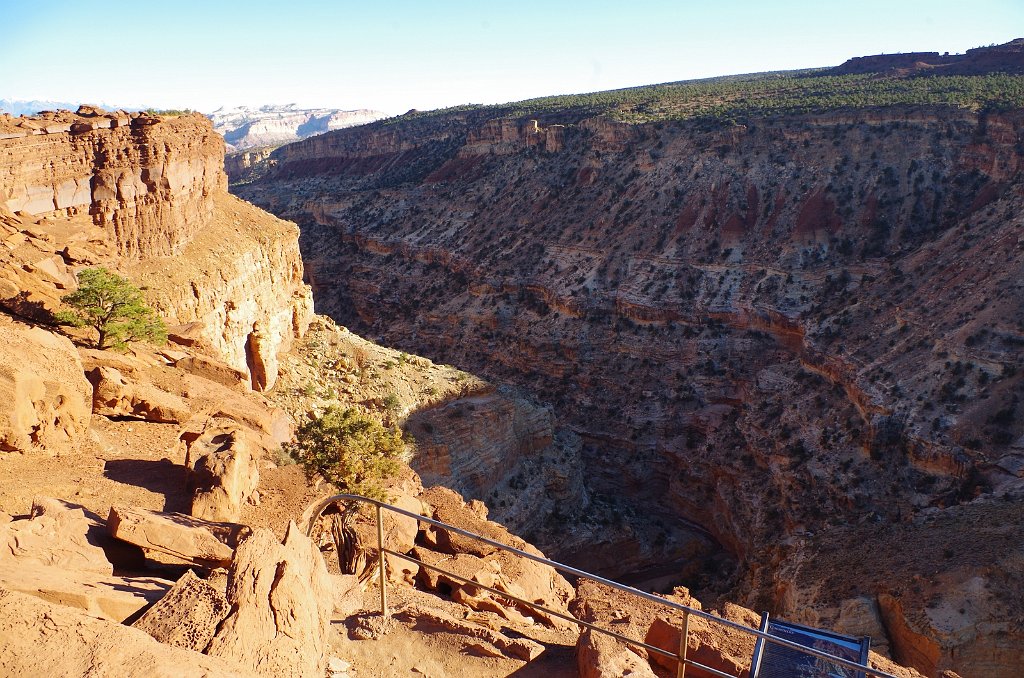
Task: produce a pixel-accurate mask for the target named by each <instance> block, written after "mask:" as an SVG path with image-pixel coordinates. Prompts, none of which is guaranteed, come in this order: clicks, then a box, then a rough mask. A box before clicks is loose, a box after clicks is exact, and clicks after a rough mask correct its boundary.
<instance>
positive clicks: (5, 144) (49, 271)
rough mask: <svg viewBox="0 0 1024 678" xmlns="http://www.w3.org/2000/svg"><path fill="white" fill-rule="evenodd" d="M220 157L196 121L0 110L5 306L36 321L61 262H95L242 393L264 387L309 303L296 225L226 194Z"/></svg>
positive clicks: (49, 304) (59, 280)
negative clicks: (199, 345) (234, 380)
mask: <svg viewBox="0 0 1024 678" xmlns="http://www.w3.org/2000/svg"><path fill="white" fill-rule="evenodd" d="M223 154H224V144H223V141H222V140H221V139H220V137H219V136H218V135H217V134H216V133H215V132H213V130H212V128H211V125H210V123H209V121H208V120H206V119H205V118H203V117H202V116H199V115H185V116H177V117H175V116H155V115H146V114H138V113H135V114H130V115H129V114H127V113H123V112H116V113H104V112H102V111H99V110H97V109H91V108H86V107H83V108H82V109H80V110H79V112H78V113H77V114H75V113H69V112H67V111H62V112H58V113H50V114H46V115H43V116H40V117H37V118H10V117H9V116H5V117H3V118H0V213H2V215H3V221H4V223H5V227H6V226H7V225H8V224H9V225H10V228H11V230H14V233H12V234H11V235H9V236H8V235H6V232H5V238H6V240H5V243H6V244H7V245H8V249H9V250H11V252H10V254H9V255H8V254H7V253H6V252H4V253H3V254H4V255H5V257H7V258H9V259H10V260H11V261H10V269H9V270H5V271H4V274H3V280H2V283H0V284H2V286H0V292H2V295H0V300H2V302H3V305H4V306H6V307H7V308H10V309H11V310H13V311H14V312H16V313H19V314H21V315H25V316H27V317H31V318H33V319H36V320H44V321H45V320H47V319H48V318H47V317H45V316H47V313H48V312H52V311H53V310H56V309H57V308H58V307H59V301H58V298H59V296H60V295H61V293H62V292H61V290H64V289H68V288H73V287H74V276H73V275H72V274H71V273H70V271H69V270H68V269H69V267H71V268H72V269H73V268H79V267H83V266H89V265H96V264H105V265H108V266H110V267H115V268H118V269H119V270H120V271H122V272H124V273H126V274H127V275H128V277H129V278H130V279H132V280H133V281H134V282H135V283H137V284H139V285H141V286H143V287H144V288H146V295H147V298H148V300H149V302H150V303H151V304H152V305H153V306H155V307H156V308H157V310H158V311H159V312H160V314H161V316H162V317H163V318H164V320H165V321H166V322H167V323H168V324H171V325H184V326H189V325H191V326H192V331H193V334H197V335H198V336H199V338H200V339H202V340H203V341H204V342H205V345H206V346H208V347H210V348H211V349H212V350H213V351H214V352H215V354H216V357H218V358H220V359H222V360H224V361H225V362H227V363H228V364H229V365H231V366H232V367H233V368H235V369H237V370H240V371H242V372H243V373H245V375H246V376H247V380H248V382H249V383H250V385H251V387H252V388H254V389H257V390H265V389H268V388H270V387H271V386H273V383H274V381H275V379H276V378H277V355H278V353H281V352H286V351H287V350H288V349H289V347H290V346H291V341H292V339H293V338H294V337H296V336H301V335H302V333H303V332H305V328H306V327H307V326H308V324H309V320H310V318H311V314H312V300H311V297H310V294H309V289H308V288H307V287H306V286H305V285H304V284H303V283H302V262H301V258H300V256H299V252H298V248H297V244H296V236H297V231H296V229H295V226H294V225H292V224H288V223H285V222H283V221H280V220H279V219H275V218H274V217H272V216H270V215H268V214H266V213H264V212H261V211H260V210H257V209H255V208H253V207H251V206H250V205H246V204H245V203H242V202H241V201H239V200H237V199H235V198H232V197H231V196H229V195H227V190H226V187H227V178H226V176H225V174H224V170H223V157H224V155H223ZM15 212H17V213H18V215H17V216H15V215H14V214H13V213H15ZM15 229H17V230H15ZM68 240H70V241H71V242H66V241H68ZM62 248H63V249H62ZM169 256H174V257H175V258H174V259H173V260H171V259H169V258H167V257H169Z"/></svg>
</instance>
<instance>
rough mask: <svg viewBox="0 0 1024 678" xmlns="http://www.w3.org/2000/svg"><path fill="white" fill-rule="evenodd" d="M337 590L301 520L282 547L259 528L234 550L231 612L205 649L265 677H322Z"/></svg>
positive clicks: (291, 528)
mask: <svg viewBox="0 0 1024 678" xmlns="http://www.w3.org/2000/svg"><path fill="white" fill-rule="evenodd" d="M334 595H335V592H334V589H333V586H332V583H331V579H330V576H329V575H328V573H327V568H326V566H325V565H324V561H323V557H322V556H321V555H320V550H319V549H318V548H317V547H316V545H315V544H313V542H312V541H310V540H309V538H307V537H306V536H305V535H303V534H302V533H301V532H300V531H299V529H298V528H297V527H296V526H295V523H289V525H288V528H287V531H286V534H285V538H284V543H283V544H282V543H281V542H279V541H278V540H277V538H276V537H274V535H273V533H272V532H270V531H269V530H265V529H258V530H256V531H255V532H253V534H252V535H251V536H250V537H249V538H247V539H246V540H245V541H244V542H242V544H241V545H240V546H239V547H238V550H237V551H236V552H235V559H234V562H233V563H232V566H231V571H230V573H229V575H228V589H227V598H228V603H229V604H230V605H231V614H230V615H229V616H228V618H227V619H225V620H224V622H223V623H222V624H221V625H220V628H219V629H218V631H217V634H216V636H215V637H214V638H213V640H212V641H211V642H210V645H209V647H208V649H207V653H208V654H210V655H212V656H216V657H223V658H225V659H230V660H232V661H234V662H236V663H238V664H239V665H241V666H244V667H246V668H247V669H249V670H251V671H253V672H254V673H256V674H257V675H261V676H275V677H277V676H280V677H283V678H287V677H295V678H299V677H303V678H305V677H309V678H322V676H323V675H324V672H325V670H326V668H327V661H328V649H329V648H328V640H329V637H330V632H331V628H330V624H331V612H332V608H333V606H334Z"/></svg>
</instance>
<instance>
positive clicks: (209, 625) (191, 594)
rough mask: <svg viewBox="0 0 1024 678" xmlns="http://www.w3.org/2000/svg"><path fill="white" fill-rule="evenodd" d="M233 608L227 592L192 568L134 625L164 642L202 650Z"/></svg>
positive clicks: (187, 648)
mask: <svg viewBox="0 0 1024 678" xmlns="http://www.w3.org/2000/svg"><path fill="white" fill-rule="evenodd" d="M230 611H231V606H230V605H228V601H227V598H225V597H224V594H223V593H222V592H220V591H218V590H217V589H216V588H214V587H213V586H211V585H210V584H208V583H206V582H205V581H203V580H202V579H200V578H199V577H197V576H196V575H195V574H193V573H192V570H189V571H188V572H186V573H185V574H184V575H182V577H181V579H179V580H178V581H177V582H176V583H175V584H174V586H172V587H171V589H170V590H169V591H168V592H167V593H165V594H164V596H163V598H161V599H160V601H159V602H157V604H156V605H154V606H153V607H151V608H149V609H148V610H146V612H145V613H144V614H143V615H142V616H141V617H139V618H138V619H136V620H135V621H134V622H132V626H133V627H134V628H137V629H139V630H140V631H145V632H146V633H148V634H149V635H151V636H152V637H153V638H155V639H156V640H158V641H160V642H161V643H165V644H167V645H173V646H174V647H181V648H184V649H186V650H193V651H194V652H202V651H203V650H205V649H206V646H207V645H209V644H210V640H212V639H213V635H214V634H215V633H216V632H217V626H218V625H219V624H220V623H221V622H222V621H224V619H225V618H226V617H227V616H228V613H229V612H230Z"/></svg>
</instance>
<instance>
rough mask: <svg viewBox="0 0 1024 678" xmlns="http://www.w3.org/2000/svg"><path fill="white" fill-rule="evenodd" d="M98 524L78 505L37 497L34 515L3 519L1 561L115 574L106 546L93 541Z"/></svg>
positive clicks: (0, 530)
mask: <svg viewBox="0 0 1024 678" xmlns="http://www.w3.org/2000/svg"><path fill="white" fill-rule="evenodd" d="M94 527H95V524H94V523H93V521H91V520H90V519H89V518H87V517H86V515H85V511H84V510H83V509H81V508H79V507H73V506H72V505H70V504H66V503H64V502H61V501H58V500H56V499H50V498H47V497H38V498H36V501H35V502H34V503H33V506H32V517H31V518H30V519H26V520H11V521H9V522H4V521H2V520H0V562H5V561H6V562H12V561H18V562H25V561H33V562H36V563H39V564H41V565H52V566H56V567H62V568H67V569H71V570H81V571H88V572H96V573H99V574H107V575H109V574H113V573H114V567H113V565H111V564H110V561H109V560H107V556H106V554H105V553H104V551H103V549H102V548H101V547H100V546H98V545H96V544H94V543H93V542H92V541H91V540H90V532H91V531H92V530H93V529H94Z"/></svg>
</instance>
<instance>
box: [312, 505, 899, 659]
mask: <svg viewBox="0 0 1024 678" xmlns="http://www.w3.org/2000/svg"><path fill="white" fill-rule="evenodd" d="M346 501H348V502H360V503H364V504H370V505H372V506H374V507H375V511H374V513H375V516H374V518H375V522H376V527H377V540H378V542H377V546H378V552H379V553H380V554H381V555H380V558H379V562H378V566H379V572H378V576H379V577H380V589H381V591H380V601H381V614H382V615H383V616H387V614H388V612H387V593H386V590H385V589H386V587H387V573H386V570H385V568H386V562H385V561H386V559H385V555H392V556H395V557H397V558H401V559H403V560H407V561H409V562H413V563H417V564H419V565H421V566H423V567H426V568H427V569H430V570H435V571H437V572H441V573H443V574H446V575H448V576H450V577H455V578H456V579H460V580H462V581H464V582H466V583H468V584H472V585H473V586H475V587H478V588H481V589H485V590H487V591H490V592H491V593H494V594H496V595H499V596H501V597H503V598H507V599H509V600H514V601H516V602H518V603H520V604H523V605H526V606H528V607H530V608H532V609H535V610H540V611H541V612H543V613H545V614H549V615H552V616H555V617H559V618H561V619H564V620H566V621H569V622H571V623H573V624H577V625H578V626H582V627H586V628H589V629H591V630H593V631H597V632H598V633H603V634H605V635H608V636H611V637H613V638H616V639H618V640H621V641H623V642H625V643H629V644H630V645H635V646H637V647H642V648H645V649H646V650H648V651H650V652H655V653H657V654H660V655H662V656H665V657H669V658H672V659H675V660H676V662H678V667H679V669H678V672H677V677H678V678H684V676H685V672H686V667H687V666H693V667H695V668H700V669H701V670H704V671H709V672H711V673H712V674H714V675H717V676H722V677H723V678H735V677H734V676H731V675H730V674H727V673H723V672H721V671H719V670H717V669H715V668H712V667H710V666H706V665H704V664H701V663H699V662H696V661H694V660H692V659H688V658H687V657H686V639H687V635H688V631H689V626H690V617H691V616H695V617H699V618H701V619H705V620H707V621H709V622H713V623H715V624H719V625H721V626H724V627H726V628H730V629H733V630H736V631H740V632H741V633H746V634H747V635H750V636H753V637H755V638H761V639H763V640H764V641H765V642H767V643H773V644H775V645H780V646H782V647H786V648H789V649H791V650H795V651H797V652H800V653H802V654H806V655H809V656H812V657H816V658H818V659H824V660H826V661H828V662H831V663H833V664H836V665H838V666H843V667H846V668H849V669H853V670H855V671H859V672H860V673H861V674H866V675H867V676H873V677H874V678H898V677H897V676H894V675H893V674H891V673H886V672H885V671H882V670H880V669H876V668H872V667H870V666H863V665H861V664H857V663H856V662H852V661H850V660H848V659H843V658H842V657H836V656H835V655H831V654H829V653H827V652H822V651H821V650H817V649H814V648H810V647H806V646H804V645H800V644H799V643H794V642H792V641H788V640H785V639H784V638H779V637H777V636H773V635H771V634H770V633H765V632H763V631H761V630H760V629H753V628H750V627H749V626H744V625H743V624H738V623H736V622H734V621H731V620H729V619H723V618H722V617H716V616H715V615H713V614H710V613H708V612H704V611H703V610H698V609H696V608H692V607H687V606H686V605H681V604H679V603H676V602H674V601H671V600H667V599H665V598H662V597H660V596H656V595H654V594H651V593H646V592H644V591H641V590H639V589H635V588H633V587H632V586H626V585H625V584H620V583H618V582H615V581H612V580H610V579H605V578H604V577H599V576H598V575H596V574H591V573H590V572H586V571H585V570H581V569H579V568H575V567H572V566H571V565H564V564H562V563H559V562H556V561H554V560H549V559H547V558H543V557H541V556H535V555H533V554H532V553H527V552H526V551H523V550H521V549H517V548H515V547H513V546H508V545H507V544H502V543H501V542H499V541H495V540H493V539H489V538H487V537H484V536H481V535H479V534H475V533H473V532H469V531H468V530H464V529H462V528H459V527H455V526H454V525H449V524H447V523H443V522H441V521H439V520H434V519H433V518H427V517H426V516H422V515H419V514H418V513H413V512H411V511H406V510H405V509H402V508H399V507H397V506H392V505H391V504H388V503H386V502H383V501H379V500H377V499H370V498H368V497H362V496H359V495H357V494H336V495H334V496H331V497H328V498H326V499H323V500H321V501H320V502H319V503H317V504H316V505H315V506H314V508H313V510H312V511H307V513H308V514H309V516H310V517H309V522H308V524H307V525H306V534H307V536H309V535H312V532H313V527H314V525H315V524H316V522H317V520H319V519H320V517H321V516H322V514H323V512H324V510H326V509H327V508H328V507H329V506H331V505H333V504H337V503H339V502H346ZM384 510H386V511H390V512H392V513H397V514H399V515H403V516H406V517H408V518H413V519H414V520H417V521H419V522H423V523H427V524H429V525H434V526H436V527H440V528H443V529H445V530H448V531H450V532H454V533H455V534H459V535H462V536H463V537H468V538H470V539H475V540H476V541H479V542H482V543H484V544H489V545H490V546H493V547H495V548H497V549H500V550H502V551H505V552H507V553H512V554H514V555H516V556H519V557H521V558H526V559H528V560H532V561H535V562H538V563H541V564H542V565H547V566H549V567H552V568H554V569H555V570H558V571H559V572H564V573H566V574H571V575H573V576H575V577H581V578H583V579H589V580H591V581H595V582H597V583H599V584H603V585H604V586H608V587H609V588H613V589H616V590H618V591H622V592H624V593H628V594H630V595H633V596H636V597H637V598H643V599H644V600H649V601H651V602H653V603H656V604H658V605H661V606H663V607H667V608H669V609H671V610H674V611H676V612H681V613H682V614H683V629H682V631H681V635H680V639H679V651H678V652H677V653H673V652H670V651H668V650H665V649H663V648H660V647H656V646H654V645H650V644H648V643H645V642H642V641H639V640H635V639H632V638H629V637H628V636H624V635H622V634H620V633H616V632H615V631H611V630H609V629H605V628H602V627H600V626H596V625H594V624H591V623H590V622H585V621H583V620H581V619H577V618H576V617H573V616H571V615H567V614H564V613H561V612H558V611H555V610H550V609H548V608H545V607H544V606H542V605H539V604H537V603H534V602H531V601H528V600H524V599H522V598H518V597H516V596H514V595H512V594H510V593H508V592H506V591H501V590H498V589H495V588H491V587H489V586H485V585H483V584H480V583H478V582H475V581H472V580H470V579H466V578H465V577H463V576H461V575H459V574H456V573H454V572H450V571H448V570H445V569H443V568H440V567H436V566H434V565H428V564H427V563H424V562H423V561H421V560H417V559H416V558H413V557H411V556H409V555H406V554H404V553H398V552H397V551H393V550H391V549H387V548H384V528H383V520H382V519H381V515H382V511H384Z"/></svg>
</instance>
